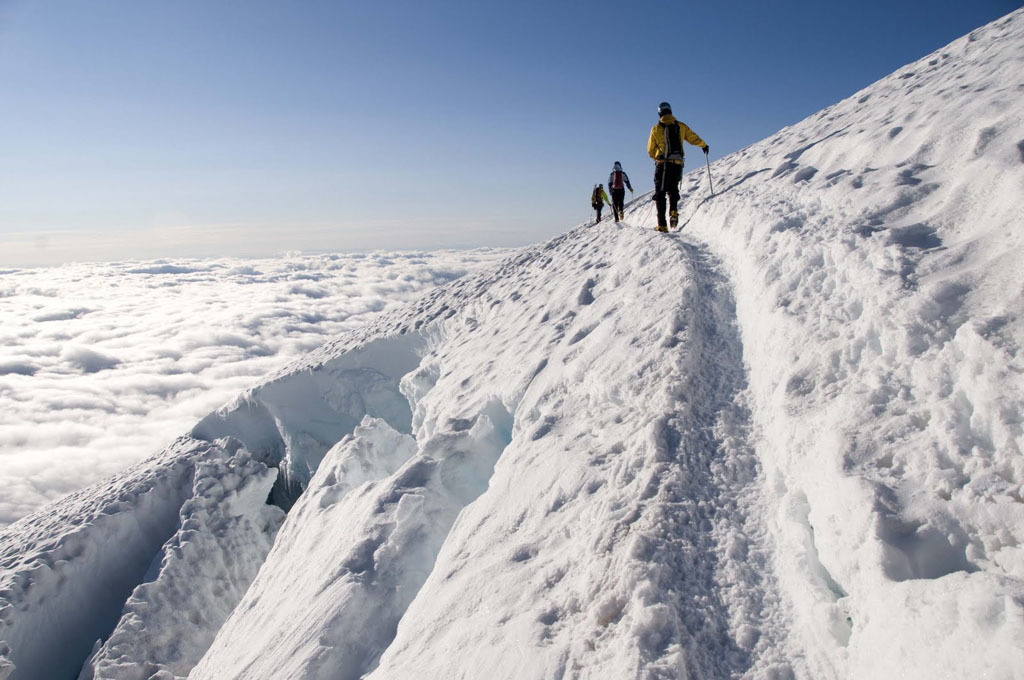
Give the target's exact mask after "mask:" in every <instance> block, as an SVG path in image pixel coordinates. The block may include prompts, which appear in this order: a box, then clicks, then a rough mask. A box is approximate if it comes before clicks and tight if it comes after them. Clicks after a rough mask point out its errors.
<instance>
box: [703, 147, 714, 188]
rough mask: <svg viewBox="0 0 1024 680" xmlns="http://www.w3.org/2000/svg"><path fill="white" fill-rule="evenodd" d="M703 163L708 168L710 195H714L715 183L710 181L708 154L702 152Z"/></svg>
mask: <svg viewBox="0 0 1024 680" xmlns="http://www.w3.org/2000/svg"><path fill="white" fill-rule="evenodd" d="M704 164H705V165H706V166H707V168H708V186H709V187H711V195H712V196H714V195H715V185H714V184H712V182H711V161H709V160H708V154H704Z"/></svg>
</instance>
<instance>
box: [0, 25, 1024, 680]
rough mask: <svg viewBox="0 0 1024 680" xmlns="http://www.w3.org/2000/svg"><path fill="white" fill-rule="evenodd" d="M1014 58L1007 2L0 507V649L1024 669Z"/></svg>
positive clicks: (431, 668)
mask: <svg viewBox="0 0 1024 680" xmlns="http://www.w3.org/2000/svg"><path fill="white" fill-rule="evenodd" d="M1022 74H1024V10H1022V11H1018V12H1015V13H1014V14H1011V15H1009V16H1008V17H1006V18H1004V19H1001V20H1000V21H997V22H995V23H993V24H991V25H989V26H987V27H984V28H982V29H979V30H978V31H975V32H974V33H972V34H971V35H969V36H966V37H965V38H962V39H960V40H958V41H956V42H954V43H952V44H951V45H949V46H947V47H946V48H944V49H942V50H939V51H938V52H936V53H935V54H933V55H929V56H928V57H925V58H924V59H922V60H921V61H919V62H917V63H915V64H912V65H910V66H908V67H906V68H904V69H901V70H899V71H898V72H897V73H895V74H893V75H892V76H890V77H889V78H886V79H883V80H882V81H879V82H878V83H876V84H874V85H872V86H871V87H869V88H867V89H865V90H864V91H862V92H860V93H857V94H856V95H854V96H853V97H851V98H850V99H848V100H845V101H843V102H840V103H838V104H836V105H835V106H833V107H830V108H829V109H826V110H825V111H823V112H821V113H819V114H817V115H815V116H812V117H811V118H809V119H807V120H805V121H803V122H801V123H799V124H797V125H794V126H792V127H790V128H786V129H785V130H782V131H781V132H779V133H778V134H777V135H775V136H773V137H771V138H769V139H767V140H765V141H763V142H761V143H759V144H756V145H754V146H751V147H749V148H747V149H744V150H742V151H740V152H738V153H736V154H733V155H731V156H729V157H727V158H725V159H722V160H721V161H719V162H717V163H715V164H714V165H713V166H712V171H713V172H714V176H715V181H716V186H717V187H718V189H719V192H718V195H716V196H715V197H713V198H710V197H707V195H706V184H705V183H706V176H705V174H704V172H703V170H700V171H698V172H694V173H691V174H689V175H687V176H686V177H684V190H685V192H686V195H687V198H686V201H685V204H684V223H685V224H684V229H683V231H682V233H681V234H677V235H669V236H664V235H660V234H657V233H654V232H653V231H651V230H650V229H647V228H645V227H650V226H651V221H652V219H651V213H652V209H651V208H652V206H651V204H650V202H649V201H647V200H645V199H646V197H642V198H641V199H640V200H637V201H635V202H634V203H633V204H631V205H630V206H629V208H628V211H627V220H626V224H623V225H621V226H619V225H615V224H612V223H609V222H604V223H601V224H598V225H584V226H581V227H579V228H576V229H573V230H571V231H569V232H568V233H566V234H565V235H563V236H561V237H559V238H556V239H553V240H552V241H549V242H547V243H544V244H540V245H538V246H535V247H532V248H529V249H526V250H524V251H522V252H520V253H519V254H517V255H515V256H513V257H511V258H510V259H508V260H506V261H505V262H504V263H502V264H501V265H500V266H498V267H496V268H494V269H493V270H490V271H485V272H480V273H477V274H474V275H470V276H467V277H464V278H462V279H459V280H457V281H455V282H453V283H452V284H449V285H448V286H446V287H444V288H441V289H437V290H434V291H432V292H431V293H429V294H427V295H426V296H425V297H424V298H422V299H421V300H420V301H419V302H417V303H416V304H414V305H410V306H409V307H407V308H405V309H402V310H397V311H395V312H392V313H389V314H387V315H384V316H383V317H381V318H379V319H378V320H377V321H375V322H373V323H372V324H369V325H367V326H365V327H363V328H361V329H358V330H355V331H352V332H350V333H346V334H344V335H342V336H339V337H338V338H337V339H335V340H334V341H331V342H329V343H328V344H326V345H324V346H323V347H322V348H320V349H319V350H316V351H314V352H313V353H311V354H310V355H308V356H307V357H306V358H304V359H303V360H301V361H299V362H297V363H296V364H294V365H292V366H290V367H288V368H287V369H285V370H282V371H280V372H279V373H277V374H275V375H272V376H269V377H268V378H267V379H266V380H265V381H264V382H263V383H261V384H260V385H258V386H256V387H254V388H252V389H251V390H248V391H246V392H245V393H244V394H242V395H241V396H240V397H239V398H238V399H236V400H234V401H233V402H231V403H229V404H228V405H226V406H225V407H224V408H223V409H220V410H219V411H217V412H215V413H213V414H211V415H210V416H208V417H207V418H205V419H203V421H201V422H200V423H199V424H198V425H197V426H196V427H195V428H194V429H193V431H192V433H191V436H190V437H186V438H182V439H181V440H180V441H179V442H178V443H177V444H176V445H175V447H172V448H171V449H169V450H168V451H166V452H164V453H162V454H161V455H159V456H157V457H156V458H154V459H152V460H151V461H149V462H148V463H144V464H141V465H139V466H137V467H136V468H134V469H132V470H129V471H127V472H126V473H124V474H123V475H122V476H120V477H119V478H117V479H115V480H113V481H112V482H110V483H109V484H107V485H105V486H104V485H100V486H96V487H93V488H91V489H87V490H85V491H82V492H80V493H78V494H76V495H74V496H72V497H68V498H67V499H64V500H63V501H61V502H60V503H58V504H57V505H56V506H53V509H52V510H51V511H49V512H47V513H37V514H36V515H33V516H31V517H28V518H25V519H23V520H21V521H19V522H17V523H15V524H13V525H11V526H10V527H8V528H7V529H6V530H5V531H4V532H2V533H0V560H2V561H0V567H2V571H0V598H2V601H3V604H2V605H0V621H2V622H3V623H2V625H0V639H2V640H4V641H6V643H7V645H9V650H7V651H6V652H3V653H0V654H2V655H0V660H2V661H0V669H3V668H4V666H3V665H2V664H4V663H6V670H0V678H5V677H9V678H17V679H24V678H37V677H46V678H72V677H75V675H76V674H77V672H78V667H80V666H81V665H82V663H83V661H84V660H85V658H86V656H87V655H88V654H89V649H90V648H91V647H92V643H93V641H94V640H96V639H103V640H105V641H106V642H105V644H103V645H101V646H97V647H95V648H94V649H95V655H94V656H93V658H92V661H91V662H90V664H89V665H88V666H87V667H86V669H85V671H84V672H83V677H95V678H101V677H111V678H115V677H116V678H133V677H139V678H150V677H153V678H159V679H160V680H167V679H168V678H172V677H177V678H183V677H186V676H187V677H188V678H192V679H200V678H217V679H218V680H219V679H222V678H246V679H247V680H248V679H252V678H275V679H277V678H308V679H321V678H323V679H326V678H332V679H347V678H374V679H377V678H388V679H392V678H538V679H540V678H619V677H635V678H739V677H744V678H754V679H758V680H784V679H787V678H807V679H814V680H817V679H819V678H865V679H866V678H895V677H901V678H922V679H924V678H928V679H934V678H964V677H986V678H998V679H1009V678H1022V677H1024V645H1022V643H1021V641H1022V640H1024V548H1022V547H1021V543H1022V539H1024V536H1022V534H1024V458H1022V455H1021V448H1022V446H1024V428H1022V423H1024V418H1022V413H1024V364H1022V360H1021V358H1020V347H1021V344H1022V342H1024V324H1022V323H1021V315H1022V313H1024V272H1022V269H1021V267H1020V265H1019V263H1020V262H1021V260H1022V255H1024V243H1022V239H1024V236H1022V233H1024V229H1022V224H1021V220H1022V217H1021V216H1022V215H1024V210H1022V208H1024V200H1022V196H1024V191H1022V190H1024V96H1022V95H1024V75H1022ZM231 461H235V462H234V463H232V462H231ZM267 466H270V467H276V468H278V470H279V475H278V477H277V481H276V482H275V481H274V476H273V472H272V471H270V470H268V468H267ZM204 479H205V480H210V481H208V482H204V481H203V480H204ZM250 479H251V481H247V480H250ZM271 484H273V487H272V489H271V490H270V498H271V499H272V500H273V501H274V503H275V504H276V505H278V506H280V507H281V508H285V509H288V515H287V517H286V518H285V519H284V521H283V523H282V524H281V526H280V529H279V530H277V533H276V539H275V540H274V543H273V547H270V538H269V537H270V536H271V535H272V534H273V533H274V531H275V529H276V528H277V524H276V523H277V521H278V520H279V519H280V513H278V512H277V511H276V509H275V508H273V507H271V506H265V505H259V504H258V503H254V500H255V499H257V498H258V497H259V496H260V495H262V494H264V493H266V492H267V490H268V489H269V488H270V485H271ZM235 489H241V490H242V492H240V493H239V494H238V500H237V501H227V502H225V500H224V499H227V498H228V497H229V496H230V494H231V493H235V491H234V490H235ZM245 489H249V491H248V492H246V491H245ZM243 496H244V498H243ZM189 499H191V500H189ZM222 506H223V511H222V510H221V507H222ZM156 519H159V521H155V520H156ZM145 522H148V523H149V525H151V526H152V529H145V530H140V529H139V528H138V527H143V526H144V524H145ZM147 526H148V525H147ZM243 526H244V527H248V528H246V529H241V527H243ZM228 527H239V530H238V531H226V529H227V528H228ZM122 537H123V541H124V544H123V546H117V544H116V543H115V541H121V540H122ZM143 538H145V539H146V540H142V539H143ZM165 541H166V543H165ZM161 544H163V545H164V547H163V548H161V547H160V546H161ZM97 546H99V547H101V548H103V549H97ZM189 546H192V548H193V549H194V550H195V552H194V553H193V554H190V553H189V549H188V547H189ZM115 547H121V548H122V549H120V550H117V549H115ZM268 548H269V552H268V551H267V549H268ZM264 554H265V555H266V557H265V559H264V558H263V555H264ZM129 558H130V559H129ZM125 562H131V563H132V564H135V565H136V567H133V569H131V570H122V572H123V573H119V575H118V577H117V579H116V580H117V587H116V588H110V589H108V590H102V589H97V588H95V587H94V586H95V584H96V583H97V581H98V579H100V578H103V577H106V576H107V575H108V573H112V571H111V570H114V569H115V568H116V567H118V566H119V565H120V564H122V563H125ZM243 563H248V566H247V567H246V568H244V569H242V568H241V567H242V565H243ZM146 565H152V569H149V568H148V567H147V566H146ZM220 565H234V566H235V567H238V571H237V573H236V572H235V571H233V568H229V569H222V568H221V566H220ZM256 567H258V573H255V568H256ZM147 571H148V572H149V573H148V574H147V573H146V572H147ZM253 573H255V576H254V577H253V576H252V575H253ZM190 574H191V575H192V579H193V583H194V584H195V585H196V587H195V588H194V589H192V590H191V591H190V589H189V588H188V587H187V586H184V585H183V584H187V583H188V582H189V575H190ZM211 579H212V580H211ZM249 579H251V583H250V582H249ZM143 581H147V582H146V583H143ZM210 583H219V584H220V585H221V586H223V587H220V588H217V587H207V586H209V584H210ZM140 584H141V585H140ZM133 588H134V593H133V594H132V596H131V598H130V599H128V594H129V592H132V590H133ZM243 591H244V592H243ZM118 598H120V599H118ZM238 598H240V600H238ZM126 599H127V602H126ZM236 600H238V605H237V606H235V607H234V608H233V609H232V607H231V605H232V604H233V603H234V601H236ZM167 602H175V603H176V605H177V607H176V608H178V609H180V610H181V615H180V616H174V615H173V612H171V613H168V612H167V610H166V609H165V608H162V607H161V605H162V603H167ZM122 605H123V612H122V613H123V618H121V619H120V622H118V614H117V613H116V611H117V608H118V607H121V606H122ZM228 610H231V612H230V614H227V611H228ZM83 611H85V612H90V614H89V616H88V617H86V618H87V620H79V619H74V618H71V617H68V616H67V614H68V613H69V612H83ZM101 612H102V616H101V615H100V614H101ZM206 612H216V615H214V616H209V617H204V616H203V615H202V614H204V613H206ZM222 613H223V614H225V615H226V619H222V618H221V614H222ZM115 626H116V628H115ZM111 631H113V632H111ZM179 637H180V638H182V639H187V640H190V641H194V642H190V648H189V649H188V650H187V653H179V652H180V650H175V649H174V648H173V647H174V646H173V644H171V642H172V641H173V640H175V639H178V638H179ZM55 652H57V653H55ZM200 654H201V658H199V657H200ZM58 660H60V663H59V664H58V663H57V661H58ZM76 663H77V665H76ZM15 666H16V668H15ZM41 673H42V674H41Z"/></svg>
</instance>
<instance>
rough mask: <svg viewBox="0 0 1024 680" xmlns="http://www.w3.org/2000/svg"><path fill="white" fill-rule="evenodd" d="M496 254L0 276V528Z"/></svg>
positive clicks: (110, 267)
mask: <svg viewBox="0 0 1024 680" xmlns="http://www.w3.org/2000/svg"><path fill="white" fill-rule="evenodd" d="M507 253H508V251H507V250H474V251H438V252H431V253H413V252H395V253H391V252H387V253H385V252H380V253H370V254H347V255H346V254H342V255H325V256H308V255H307V256H301V255H288V256H284V257H279V258H272V259H262V260H236V259H222V260H210V259H207V260H167V261H163V260H162V261H156V262H154V261H146V262H129V263H115V264H74V265H66V266H62V267H54V268H49V269H19V270H11V269H7V270H2V271H0V488H2V489H3V490H4V491H3V494H0V526H3V525H6V524H8V523H10V522H12V521H14V520H16V519H18V518H19V517H22V516H23V515H26V514H28V513H29V512H31V511H33V510H36V509H38V508H39V507H41V506H43V505H44V504H46V503H47V502H49V501H52V500H54V499H55V498H57V497H58V496H61V495H63V494H65V493H68V492H70V491H73V490H75V489H79V488H81V487H83V486H86V485H88V484H91V483H93V482H96V481H99V480H101V479H103V478H105V477H108V476H110V475H111V474H113V473H115V472H118V471H120V470H122V469H124V468H125V467H126V466H128V465H130V464H131V463H134V462H137V461H139V460H141V459H142V458H144V457H146V456H148V455H151V454H152V453H153V451H156V450H159V449H160V448H162V447H163V446H165V445H167V444H168V443H170V442H171V441H173V440H174V438H175V437H177V436H178V435H179V434H181V433H182V432H183V431H185V430H187V429H188V428H189V427H190V426H191V425H192V424H193V423H195V421H196V420H197V419H199V418H201V417H202V416H203V415H205V414H206V413H209V412H210V410H212V409H214V408H217V407H218V406H220V405H221V404H223V403H224V402H225V401H227V400H228V399H229V398H231V397H232V396H234V395H235V394H237V393H238V392H239V390H242V389H245V388H246V387H249V386H250V385H252V384H253V383H254V382H255V381H256V380H257V379H258V378H259V377H260V376H263V375H265V374H266V373H267V372H268V371H270V370H273V369H276V368H279V367H280V366H283V365H285V364H286V363H287V362H288V361H290V360H292V359H295V358H296V357H298V356H301V355H302V354H304V353H306V352H308V351H309V350H311V349H313V348H315V347H317V346H319V345H320V344H321V343H323V342H324V340H326V339H327V338H330V337H332V336H334V335H336V334H338V333H340V332H342V331H345V330H348V329H352V328H355V327H357V326H359V325H361V324H364V323H366V322H367V321H369V320H370V319H372V318H374V317H375V316H376V315H378V314H380V313H382V312H384V311H386V310H389V309H393V308H395V307H397V306H399V305H401V304H403V303H405V302H408V301H410V300H413V299H415V298H416V297H418V296H420V295H422V294H423V293H424V292H425V291H427V290H429V289H430V288H431V287H433V286H437V285H441V284H444V283H447V282H449V281H451V280H452V279H454V278H457V277H458V276H461V275H463V274H465V273H466V272H468V271H472V270H474V269H478V268H479V267H481V266H485V265H488V264H491V263H493V262H496V261H498V260H499V259H500V258H501V257H503V256H504V255H505V254H507Z"/></svg>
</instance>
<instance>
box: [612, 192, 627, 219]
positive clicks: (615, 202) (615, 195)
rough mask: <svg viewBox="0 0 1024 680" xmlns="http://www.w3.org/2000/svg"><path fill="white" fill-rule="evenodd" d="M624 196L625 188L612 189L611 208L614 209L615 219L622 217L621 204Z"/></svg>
mask: <svg viewBox="0 0 1024 680" xmlns="http://www.w3.org/2000/svg"><path fill="white" fill-rule="evenodd" d="M625 198H626V190H625V189H612V210H614V211H615V219H616V220H621V219H622V206H623V202H624V200H625Z"/></svg>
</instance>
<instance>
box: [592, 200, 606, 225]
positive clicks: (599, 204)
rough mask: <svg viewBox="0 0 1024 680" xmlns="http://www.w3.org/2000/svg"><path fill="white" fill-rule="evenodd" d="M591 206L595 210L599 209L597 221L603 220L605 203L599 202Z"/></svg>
mask: <svg viewBox="0 0 1024 680" xmlns="http://www.w3.org/2000/svg"><path fill="white" fill-rule="evenodd" d="M591 207H592V208H593V209H594V210H596V211H597V221H598V222H600V221H601V208H603V207H604V203H598V204H597V205H594V206H591Z"/></svg>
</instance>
